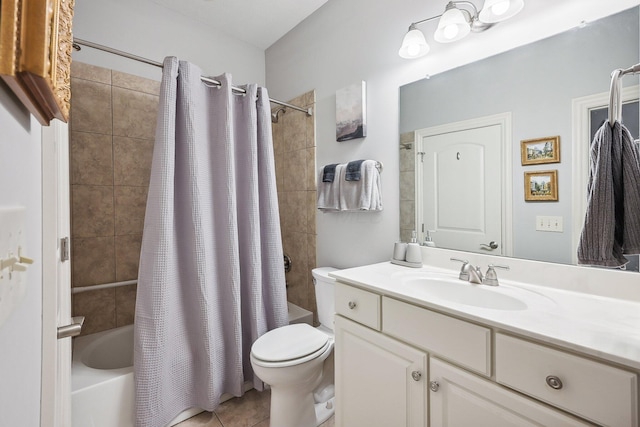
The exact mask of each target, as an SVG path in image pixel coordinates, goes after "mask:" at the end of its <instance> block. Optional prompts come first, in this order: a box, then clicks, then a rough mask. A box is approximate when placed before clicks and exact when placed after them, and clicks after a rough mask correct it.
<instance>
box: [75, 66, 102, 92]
mask: <svg viewBox="0 0 640 427" xmlns="http://www.w3.org/2000/svg"><path fill="white" fill-rule="evenodd" d="M71 77H72V78H77V79H83V80H91V81H94V82H98V83H106V84H111V70H109V69H108V68H102V67H98V66H96V65H89V64H85V63H82V62H78V61H72V62H71ZM73 95H75V94H73ZM73 95H72V96H73Z"/></svg>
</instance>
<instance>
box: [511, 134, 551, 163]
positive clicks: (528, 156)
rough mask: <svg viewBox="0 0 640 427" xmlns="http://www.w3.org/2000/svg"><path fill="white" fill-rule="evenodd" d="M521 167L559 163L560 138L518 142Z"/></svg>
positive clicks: (549, 137)
mask: <svg viewBox="0 0 640 427" xmlns="http://www.w3.org/2000/svg"><path fill="white" fill-rule="evenodd" d="M520 157H521V159H522V165H523V166H526V165H538V164H541V163H560V137H559V136H548V137H546V138H537V139H525V140H523V141H520Z"/></svg>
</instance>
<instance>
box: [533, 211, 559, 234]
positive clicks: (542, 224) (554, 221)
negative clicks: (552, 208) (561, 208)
mask: <svg viewBox="0 0 640 427" xmlns="http://www.w3.org/2000/svg"><path fill="white" fill-rule="evenodd" d="M536 231H551V232H555V233H562V217H561V216H544V215H538V216H536Z"/></svg>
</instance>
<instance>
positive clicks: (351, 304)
mask: <svg viewBox="0 0 640 427" xmlns="http://www.w3.org/2000/svg"><path fill="white" fill-rule="evenodd" d="M356 305H357V304H356V303H355V302H354V301H349V308H350V309H351V310H353V309H354V308H356Z"/></svg>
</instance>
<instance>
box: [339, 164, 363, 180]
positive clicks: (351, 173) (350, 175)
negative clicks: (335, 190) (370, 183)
mask: <svg viewBox="0 0 640 427" xmlns="http://www.w3.org/2000/svg"><path fill="white" fill-rule="evenodd" d="M362 162H364V160H353V161H351V162H349V163H347V171H346V172H345V175H344V179H345V180H346V181H360V169H361V166H362Z"/></svg>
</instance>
